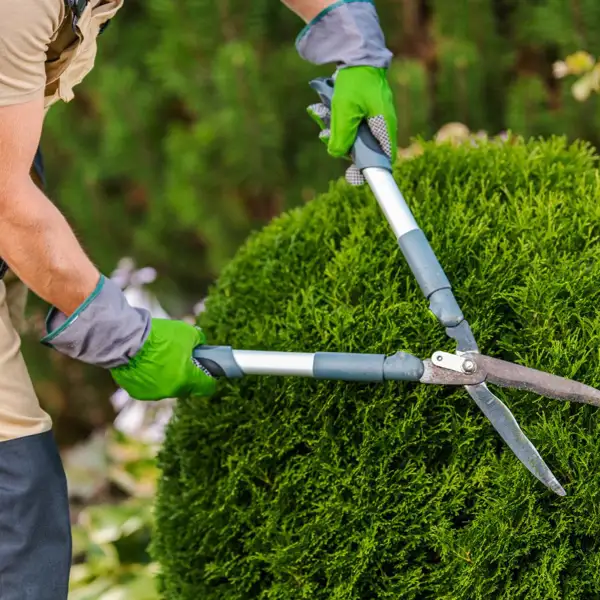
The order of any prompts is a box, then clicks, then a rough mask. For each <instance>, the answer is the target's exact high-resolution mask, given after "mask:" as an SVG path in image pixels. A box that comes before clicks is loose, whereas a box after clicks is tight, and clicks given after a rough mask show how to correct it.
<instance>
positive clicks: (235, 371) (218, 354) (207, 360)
mask: <svg viewBox="0 0 600 600" xmlns="http://www.w3.org/2000/svg"><path fill="white" fill-rule="evenodd" d="M192 356H193V357H194V358H195V359H196V360H197V361H198V362H199V363H200V364H201V365H202V366H203V367H204V368H205V369H207V370H208V372H209V373H210V374H211V375H212V376H213V377H228V378H230V379H231V378H237V377H243V376H244V373H243V372H242V370H241V369H240V367H239V366H238V364H237V363H236V362H235V359H234V357H233V349H232V348H231V346H198V347H197V348H195V349H194V352H193V353H192Z"/></svg>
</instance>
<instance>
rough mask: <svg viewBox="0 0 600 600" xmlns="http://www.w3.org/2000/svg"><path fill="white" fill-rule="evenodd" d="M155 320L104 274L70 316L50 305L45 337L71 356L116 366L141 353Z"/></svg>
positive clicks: (55, 346)
mask: <svg viewBox="0 0 600 600" xmlns="http://www.w3.org/2000/svg"><path fill="white" fill-rule="evenodd" d="M151 321H152V318H151V315H150V313H149V311H147V310H144V309H141V308H134V307H132V306H131V305H130V304H129V303H128V302H127V299H126V298H125V294H123V292H122V291H121V289H120V288H119V287H118V286H117V285H116V284H115V283H114V282H113V281H111V280H110V279H107V278H106V277H104V275H101V276H100V280H99V282H98V285H97V286H96V289H95V290H94V291H93V292H92V293H91V294H90V296H89V297H88V298H87V299H86V300H85V301H84V302H83V303H82V304H81V306H79V308H77V310H76V311H75V312H74V313H73V314H72V315H71V316H70V317H67V316H66V315H65V314H64V313H62V312H60V311H59V310H58V309H57V308H56V307H52V308H51V309H50V312H49V313H48V317H47V318H46V331H47V335H46V336H44V337H43V338H42V340H41V341H42V344H44V345H46V346H49V347H51V348H54V349H55V350H58V351H59V352H60V353H61V354H65V355H66V356H69V357H71V358H75V359H77V360H80V361H82V362H85V363H89V364H92V365H96V366H99V367H103V368H106V369H112V368H114V367H119V366H122V365H126V364H128V363H129V361H130V360H131V358H133V357H134V356H135V355H136V354H137V352H138V351H139V350H140V348H141V347H142V346H143V345H144V342H145V341H146V339H147V338H148V335H149V334H150V327H151Z"/></svg>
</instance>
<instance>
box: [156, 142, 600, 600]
mask: <svg viewBox="0 0 600 600" xmlns="http://www.w3.org/2000/svg"><path fill="white" fill-rule="evenodd" d="M596 160H597V159H596V157H595V156H594V154H593V153H592V151H591V150H590V149H589V148H588V147H586V146H585V145H582V144H577V145H573V146H568V145H567V143H566V142H565V141H564V140H563V139H552V140H548V141H530V142H522V141H515V142H514V143H513V142H511V143H500V142H486V143H483V144H481V145H480V146H479V147H472V146H471V145H463V146H461V147H458V148H453V147H451V146H449V145H441V146H435V145H432V144H429V143H428V144H425V152H424V153H423V154H422V155H420V156H418V157H416V158H414V159H411V160H407V161H403V162H401V163H399V164H398V167H397V170H396V178H397V181H398V183H399V185H400V187H401V189H402V190H403V192H404V194H405V197H406V198H407V200H408V202H409V204H410V205H411V207H412V209H413V212H414V214H415V216H416V218H417V220H418V222H419V223H420V225H421V226H422V228H423V229H424V231H425V233H426V234H427V236H428V238H429V239H430V241H431V243H432V246H433V248H434V249H435V251H436V253H437V255H438V257H439V259H440V261H441V263H442V265H444V268H445V270H446V272H447V274H448V276H449V278H450V280H451V281H452V282H453V284H454V290H455V294H456V297H457V299H458V300H459V302H460V304H461V306H462V307H463V310H464V312H465V314H466V316H467V318H468V320H469V321H470V323H471V325H472V328H473V330H474V332H475V335H476V336H477V339H478V341H479V343H480V347H481V350H482V352H484V353H486V354H490V355H492V356H497V357H501V358H504V359H508V360H512V361H516V362H519V363H523V364H527V365H529V366H532V367H536V368H540V369H544V370H548V371H551V372H555V373H557V374H561V375H564V376H567V377H573V378H577V379H578V380H580V381H583V382H585V383H588V384H591V385H596V386H598V385H600V368H599V366H598V365H599V360H598V358H599V357H598V354H599V352H598V350H599V348H600V311H599V310H598V306H599V304H600V288H599V285H598V282H599V281H600V245H599V244H598V236H599V234H600V203H599V199H600V178H599V174H598V171H597V170H596ZM201 324H202V325H203V327H204V328H205V329H206V331H207V334H208V337H209V340H210V341H211V343H217V344H231V345H233V346H234V347H237V348H247V349H274V350H294V351H316V350H324V351H345V352H376V353H386V354H391V353H394V352H396V351H398V350H405V351H410V352H413V353H415V354H417V355H419V356H421V357H423V358H425V357H427V356H430V355H431V353H432V352H433V351H435V350H438V349H443V350H454V346H453V344H452V343H450V341H449V340H448V339H447V338H446V337H445V334H444V332H443V330H442V329H441V327H439V326H438V324H437V321H436V320H435V319H434V318H433V317H432V316H431V315H430V314H429V312H428V310H427V305H426V302H425V301H424V299H423V298H422V297H421V293H420V291H419V289H418V287H417V285H416V283H415V281H414V280H413V277H412V275H411V273H410V271H409V270H408V267H407V266H406V265H405V262H404V260H403V258H402V255H401V253H400V251H399V250H398V249H397V246H396V243H395V240H394V236H393V235H392V233H391V231H390V230H389V229H388V226H387V223H386V222H385V219H384V218H383V216H382V215H381V214H380V211H379V208H378V206H377V204H376V202H375V200H374V198H373V197H372V195H371V193H370V192H369V191H368V189H365V188H361V189H353V188H351V187H350V186H348V185H347V184H346V183H345V182H343V181H338V182H336V183H335V184H332V186H331V188H330V191H329V192H328V193H327V194H325V195H323V196H320V197H318V198H317V199H316V200H314V201H313V202H311V203H310V204H309V205H307V206H305V207H303V208H300V209H295V210H292V211H291V212H288V213H287V214H284V215H282V216H281V217H279V218H278V219H276V220H275V221H273V222H272V223H271V224H270V225H269V226H267V227H266V228H265V229H264V230H263V231H261V232H259V233H257V234H256V235H254V236H252V237H251V238H250V239H249V240H248V241H247V243H246V244H245V245H244V247H243V248H242V249H241V250H240V251H239V252H238V253H237V255H236V257H235V258H234V260H233V261H232V262H231V263H230V264H229V265H228V267H227V268H226V269H225V270H224V271H223V273H222V275H221V277H220V279H219V281H218V283H217V285H216V286H215V288H214V289H213V291H212V293H211V295H210V298H209V302H208V310H207V312H206V313H205V314H204V315H203V317H202V319H201ZM494 389H495V391H496V392H497V393H498V395H499V396H500V397H501V398H502V399H503V400H504V401H505V402H506V403H507V404H508V405H509V407H510V408H511V409H512V410H513V412H514V414H515V416H516V418H517V419H518V421H519V422H520V424H521V426H522V427H523V429H524V431H525V433H526V434H527V435H528V436H529V437H530V439H531V440H532V441H533V443H534V444H535V445H536V446H537V448H538V449H539V450H540V452H541V454H542V456H543V457H544V458H545V459H546V461H547V462H548V464H549V465H550V467H551V468H552V470H553V471H554V473H555V474H556V476H557V477H558V478H559V480H560V481H561V482H562V483H563V485H564V486H565V488H566V490H567V493H568V495H567V496H566V497H565V498H559V497H557V496H554V495H553V494H552V493H551V492H549V491H548V490H546V488H545V487H544V486H542V485H541V484H540V483H539V482H538V481H537V480H536V479H534V478H533V477H532V475H530V474H529V472H528V471H527V470H526V469H525V468H524V467H523V466H522V465H521V464H520V463H519V462H518V460H517V459H516V458H515V456H514V455H513V454H512V453H511V452H510V451H509V450H508V449H507V448H506V446H505V445H504V444H503V442H502V441H501V440H500V438H499V436H498V435H497V434H496V432H495V430H494V429H493V428H492V427H491V425H490V423H489V422H488V421H487V420H486V419H485V418H484V417H483V415H482V414H481V413H480V411H479V410H478V408H477V407H476V406H475V404H474V403H473V402H472V401H471V400H470V398H469V397H468V396H467V394H466V392H465V391H464V390H462V389H460V388H459V389H451V388H442V387H437V386H425V385H417V384H408V383H406V384H403V383H393V382H389V383H386V384H383V385H375V384H353V383H336V382H327V381H313V380H307V379H301V378H289V379H282V378H256V377H255V378H247V379H244V380H239V381H235V382H222V383H221V384H220V392H219V394H218V395H217V396H215V397H213V398H211V399H188V400H183V401H181V402H179V404H178V407H177V410H176V414H175V417H174V419H173V421H172V422H171V424H170V427H169V430H168V437H167V441H166V444H165V446H164V449H163V451H162V453H161V456H160V466H161V469H162V471H163V475H162V481H161V483H160V493H159V497H158V502H157V508H156V515H157V532H156V537H155V540H154V549H153V552H154V555H155V556H156V557H157V559H158V560H159V561H160V563H161V565H162V573H161V576H160V579H161V586H162V588H163V594H164V598H166V599H170V600H175V599H177V600H199V599H202V600H217V599H218V600H250V599H260V600H267V599H268V600H300V599H303V600H304V599H306V600H321V599H323V600H325V599H327V600H367V599H369V600H370V599H390V600H391V599H394V600H396V599H398V598H403V599H404V598H408V599H426V598H427V599H436V600H440V599H447V600H462V599H482V600H483V599H485V600H488V599H490V598H494V599H500V598H501V599H507V600H508V599H510V600H515V599H520V598H523V599H525V598H526V599H527V600H534V599H544V600H548V599H559V598H560V599H563V598H565V599H566V598H568V599H580V598H581V599H584V598H585V599H589V598H598V597H600V592H599V590H600V509H599V508H598V506H599V504H598V497H599V494H598V490H599V489H600V427H599V424H600V412H599V410H598V409H597V408H594V407H590V406H586V405H576V404H570V403H566V402H560V401H556V400H547V399H544V398H540V397H539V396H536V395H534V394H529V393H524V392H518V391H514V392H512V391H505V390H499V389H498V388H494Z"/></svg>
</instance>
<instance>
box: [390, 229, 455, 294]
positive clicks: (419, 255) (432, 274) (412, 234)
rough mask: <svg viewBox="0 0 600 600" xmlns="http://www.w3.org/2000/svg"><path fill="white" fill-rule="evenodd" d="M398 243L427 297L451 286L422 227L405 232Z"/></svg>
mask: <svg viewBox="0 0 600 600" xmlns="http://www.w3.org/2000/svg"><path fill="white" fill-rule="evenodd" d="M398 244H399V246H400V250H402V254H404V258H405V259H406V262H407V263H408V266H409V267H410V269H411V271H412V272H413V274H414V276H415V278H416V280H417V282H418V284H419V287H420V288H421V291H422V292H423V294H424V295H425V297H426V298H429V296H431V294H433V292H436V291H437V290H441V289H443V288H450V287H451V285H450V282H449V281H448V278H447V277H446V274H445V273H444V269H442V266H441V265H440V263H439V261H438V259H437V257H436V255H435V254H434V252H433V250H432V248H431V246H430V245H429V242H428V240H427V237H425V234H424V233H423V231H422V230H421V229H413V230H412V231H409V232H408V233H405V234H404V235H403V236H401V237H400V238H398Z"/></svg>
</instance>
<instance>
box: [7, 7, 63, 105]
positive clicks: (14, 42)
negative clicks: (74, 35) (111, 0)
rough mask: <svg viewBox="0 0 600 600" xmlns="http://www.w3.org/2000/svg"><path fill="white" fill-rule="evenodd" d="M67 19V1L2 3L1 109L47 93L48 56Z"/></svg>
mask: <svg viewBox="0 0 600 600" xmlns="http://www.w3.org/2000/svg"><path fill="white" fill-rule="evenodd" d="M63 18H64V6H63V0H0V106H8V105H11V104H21V103H23V102H27V101H29V100H33V99H34V98H36V97H37V96H39V95H40V94H42V93H43V91H44V88H45V87H46V67H45V63H46V52H47V50H48V46H49V44H50V41H51V39H52V37H53V36H54V34H55V32H56V31H57V29H58V27H59V26H60V23H61V20H62V19H63Z"/></svg>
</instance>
